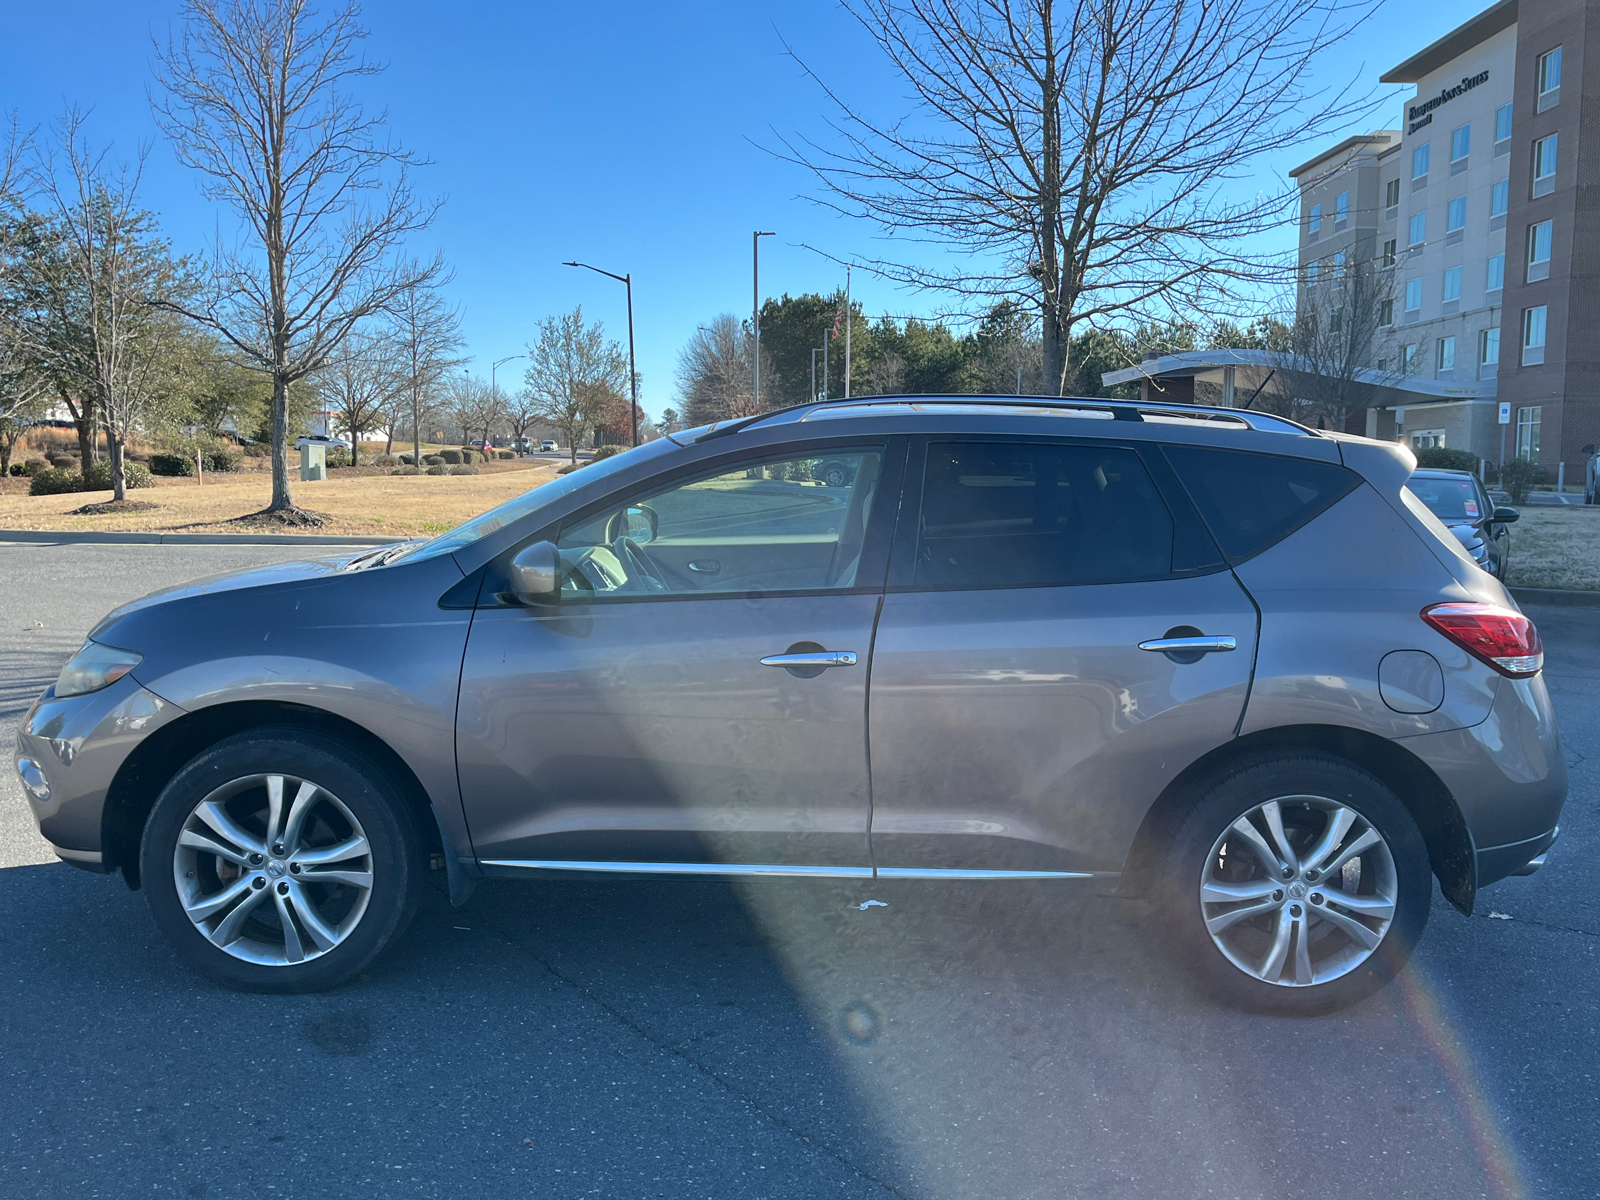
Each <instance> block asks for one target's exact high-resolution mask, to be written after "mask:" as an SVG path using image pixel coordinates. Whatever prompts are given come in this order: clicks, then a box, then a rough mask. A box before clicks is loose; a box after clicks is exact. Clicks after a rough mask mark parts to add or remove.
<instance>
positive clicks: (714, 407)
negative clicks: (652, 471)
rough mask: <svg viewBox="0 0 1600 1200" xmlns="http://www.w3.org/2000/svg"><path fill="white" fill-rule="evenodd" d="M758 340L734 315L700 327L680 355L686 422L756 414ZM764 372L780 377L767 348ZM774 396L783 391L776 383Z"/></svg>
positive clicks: (766, 376)
mask: <svg viewBox="0 0 1600 1200" xmlns="http://www.w3.org/2000/svg"><path fill="white" fill-rule="evenodd" d="M754 349H755V339H754V338H753V337H751V336H750V332H749V330H747V329H746V328H745V327H744V325H743V324H742V323H741V322H740V321H739V319H738V318H737V317H735V316H733V315H732V314H731V313H723V314H721V315H720V316H718V317H715V318H713V320H712V321H711V324H709V325H702V326H700V328H698V329H697V330H695V332H694V336H693V337H691V338H690V339H689V344H688V345H687V346H685V347H684V348H683V349H682V350H681V351H679V353H678V393H679V395H680V396H681V397H682V399H683V421H684V424H686V425H690V426H694V425H704V424H707V423H708V422H711V421H725V420H728V419H729V418H732V417H748V416H752V415H753V414H754V413H755V412H756V407H755V395H754V393H753V391H752V390H751V385H750V380H751V377H752V371H751V365H750V363H751V360H750V356H751V353H752V352H753V351H754ZM761 375H762V378H764V379H768V380H776V378H777V372H776V370H774V369H773V368H772V365H771V362H770V360H769V359H768V357H767V353H766V350H765V349H763V350H762V353H761ZM770 394H771V395H774V396H776V395H778V394H779V392H778V389H777V387H776V385H774V386H773V387H772V389H771V391H770Z"/></svg>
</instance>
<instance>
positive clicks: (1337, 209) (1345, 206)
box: [1333, 192, 1350, 226]
mask: <svg viewBox="0 0 1600 1200" xmlns="http://www.w3.org/2000/svg"><path fill="white" fill-rule="evenodd" d="M1349 218H1350V193H1349V192H1340V193H1339V198H1338V199H1337V200H1335V201H1334V202H1333V223H1334V225H1335V226H1339V225H1342V224H1344V222H1345V221H1347V220H1349Z"/></svg>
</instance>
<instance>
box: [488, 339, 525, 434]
mask: <svg viewBox="0 0 1600 1200" xmlns="http://www.w3.org/2000/svg"><path fill="white" fill-rule="evenodd" d="M527 357H528V356H527V355H526V354H508V355H506V356H505V357H504V358H499V359H496V360H495V361H494V363H493V364H492V365H491V366H490V367H489V395H490V397H491V398H496V399H497V398H498V397H499V395H500V388H499V385H497V384H496V383H495V381H494V373H495V372H496V371H498V370H499V369H500V368H501V367H502V366H504V365H505V364H506V363H508V362H514V361H515V360H517V359H519V358H527ZM483 440H484V441H486V442H487V441H488V440H489V434H488V431H485V432H484V435H483ZM485 448H486V449H487V447H485ZM517 457H518V458H521V457H522V447H521V446H518V447H517Z"/></svg>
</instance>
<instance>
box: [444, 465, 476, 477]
mask: <svg viewBox="0 0 1600 1200" xmlns="http://www.w3.org/2000/svg"><path fill="white" fill-rule="evenodd" d="M447 470H449V472H450V474H452V475H476V474H477V473H478V468H477V467H475V466H473V465H472V464H471V463H463V464H462V465H461V466H459V467H449V468H447Z"/></svg>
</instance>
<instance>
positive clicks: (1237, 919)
mask: <svg viewBox="0 0 1600 1200" xmlns="http://www.w3.org/2000/svg"><path fill="white" fill-rule="evenodd" d="M1161 882H1162V887H1161V889H1160V891H1161V893H1162V896H1163V900H1164V904H1165V908H1166V910H1167V915H1168V916H1169V917H1170V918H1171V919H1170V921H1168V922H1167V923H1166V927H1167V928H1168V929H1169V930H1170V932H1171V934H1172V935H1173V937H1174V938H1175V942H1176V949H1177V951H1178V953H1179V955H1180V956H1181V957H1182V958H1183V959H1184V961H1185V962H1186V963H1187V964H1188V966H1189V967H1190V968H1191V969H1192V970H1193V971H1194V972H1195V974H1196V975H1197V976H1198V978H1199V979H1200V981H1201V983H1202V984H1203V985H1204V986H1205V987H1206V988H1207V990H1209V991H1210V992H1211V993H1212V994H1213V995H1216V996H1217V997H1218V998H1219V999H1222V1000H1224V1001H1226V1002H1228V1003H1231V1004H1234V1005H1237V1006H1239V1007H1242V1008H1247V1009H1251V1010H1253V1011H1257V1012H1269V1013H1283V1014H1313V1013H1321V1012H1328V1011H1330V1010H1332V1009H1336V1008H1340V1007H1343V1006H1344V1005H1347V1004H1351V1003H1354V1002H1355V1001H1357V1000H1359V999H1361V998H1363V997H1365V996H1368V995H1370V994H1371V993H1373V992H1374V991H1376V990H1378V989H1379V988H1381V987H1382V986H1383V985H1384V984H1386V983H1387V982H1388V981H1389V980H1390V979H1392V978H1393V977H1394V975H1395V973H1396V972H1397V971H1399V970H1400V968H1401V967H1402V966H1403V965H1404V964H1405V962H1406V960H1407V959H1408V958H1409V957H1410V954H1411V951H1412V949H1413V947H1415V945H1416V942H1417V939H1418V938H1419V937H1420V936H1421V933H1422V929H1423V926H1424V925H1425V924H1426V923H1427V919H1428V908H1429V904H1430V901H1431V899H1432V890H1433V889H1432V879H1431V873H1430V870H1429V865H1428V854H1427V848H1426V846H1425V845H1424V843H1423V840H1422V835H1421V833H1420V832H1419V831H1418V829H1417V826H1416V822H1415V821H1413V820H1412V818H1411V815H1410V813H1408V812H1407V811H1406V809H1405V806H1404V805H1402V804H1401V803H1400V801H1399V799H1398V798H1396V796H1395V795H1394V793H1393V792H1391V791H1390V790H1389V789H1388V788H1387V787H1385V786H1384V785H1383V784H1382V783H1381V782H1379V780H1377V779H1376V778H1375V777H1373V776H1372V775H1370V774H1368V773H1367V772H1366V771H1363V770H1361V769H1360V768H1359V767H1356V766H1354V765H1353V764H1351V763H1348V762H1345V761H1343V760H1341V759H1337V758H1333V757H1331V756H1323V755H1320V754H1295V755H1288V754H1285V755H1275V756H1272V757H1269V758H1262V759H1258V760H1255V761H1253V762H1250V763H1246V764H1241V765H1239V766H1237V767H1235V768H1233V769H1232V770H1229V771H1227V772H1226V773H1224V774H1223V775H1222V776H1220V777H1219V778H1216V779H1214V780H1212V781H1211V783H1210V784H1209V785H1208V786H1206V787H1204V788H1202V789H1201V791H1200V793H1199V794H1198V795H1197V796H1196V797H1195V798H1194V800H1193V801H1192V802H1191V804H1190V805H1189V806H1188V808H1187V809H1186V811H1184V812H1183V813H1182V814H1180V815H1179V816H1178V818H1177V819H1176V820H1175V822H1174V823H1173V825H1172V833H1171V837H1170V840H1169V842H1168V846H1167V852H1166V856H1165V869H1164V871H1163V875H1162V881H1161Z"/></svg>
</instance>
